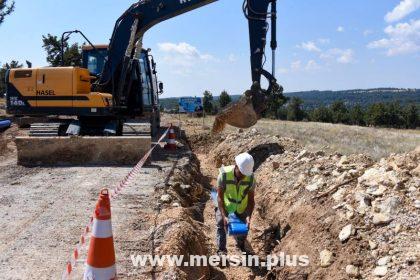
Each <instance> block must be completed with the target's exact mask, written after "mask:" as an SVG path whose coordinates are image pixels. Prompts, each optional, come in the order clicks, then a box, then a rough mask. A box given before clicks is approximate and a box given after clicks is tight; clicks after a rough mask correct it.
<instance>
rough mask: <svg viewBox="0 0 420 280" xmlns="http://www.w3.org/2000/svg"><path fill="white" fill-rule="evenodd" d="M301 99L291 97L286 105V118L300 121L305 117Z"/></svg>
mask: <svg viewBox="0 0 420 280" xmlns="http://www.w3.org/2000/svg"><path fill="white" fill-rule="evenodd" d="M302 104H303V100H302V99H300V98H298V97H293V98H292V99H291V100H290V102H289V104H288V105H287V120H288V121H301V120H303V118H304V117H305V112H304V111H303V110H302Z"/></svg>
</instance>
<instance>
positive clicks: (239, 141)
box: [209, 129, 300, 168]
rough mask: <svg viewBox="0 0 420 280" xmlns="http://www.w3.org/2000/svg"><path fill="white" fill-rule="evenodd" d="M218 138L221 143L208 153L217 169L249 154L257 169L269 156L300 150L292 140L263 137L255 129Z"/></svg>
mask: <svg viewBox="0 0 420 280" xmlns="http://www.w3.org/2000/svg"><path fill="white" fill-rule="evenodd" d="M220 137H221V138H220V139H221V141H220V142H219V143H218V144H217V145H215V146H214V147H213V148H212V149H211V152H210V153H209V156H210V159H211V160H212V161H213V162H214V164H215V165H216V166H217V167H220V166H221V165H222V164H223V165H229V164H233V163H234V162H233V161H234V158H235V156H236V155H238V154H239V153H243V152H249V153H251V154H252V155H253V156H254V159H255V161H256V167H257V168H258V167H259V166H260V164H261V163H262V162H264V161H265V159H266V158H268V157H269V156H271V155H276V154H282V153H283V152H284V151H285V150H289V151H295V150H298V149H300V146H299V145H298V144H297V142H296V141H295V140H293V139H290V138H282V137H279V136H265V135H262V134H260V133H259V132H258V130H256V129H251V130H249V131H248V132H246V133H243V132H241V130H239V131H238V132H236V133H231V134H227V135H222V136H220Z"/></svg>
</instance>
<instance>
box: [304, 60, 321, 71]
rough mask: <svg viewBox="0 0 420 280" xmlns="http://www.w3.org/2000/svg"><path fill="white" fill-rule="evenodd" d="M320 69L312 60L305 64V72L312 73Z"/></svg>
mask: <svg viewBox="0 0 420 280" xmlns="http://www.w3.org/2000/svg"><path fill="white" fill-rule="evenodd" d="M320 68H321V67H320V66H319V65H318V63H317V62H316V61H315V60H313V59H311V60H309V61H308V63H307V64H306V66H305V70H307V71H314V70H318V69H320Z"/></svg>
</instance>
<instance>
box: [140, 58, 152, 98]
mask: <svg viewBox="0 0 420 280" xmlns="http://www.w3.org/2000/svg"><path fill="white" fill-rule="evenodd" d="M146 59H147V58H146V54H144V53H142V55H141V57H140V59H139V62H140V72H141V87H142V93H143V104H144V105H149V106H151V105H153V88H152V81H151V79H150V78H151V75H150V71H149V68H148V65H147V60H146Z"/></svg>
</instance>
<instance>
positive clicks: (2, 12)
mask: <svg viewBox="0 0 420 280" xmlns="http://www.w3.org/2000/svg"><path fill="white" fill-rule="evenodd" d="M7 2H9V0H0V25H1V24H2V23H3V22H4V19H5V18H6V16H8V15H10V14H11V13H12V12H13V11H14V10H15V1H12V2H11V3H10V5H7Z"/></svg>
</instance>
